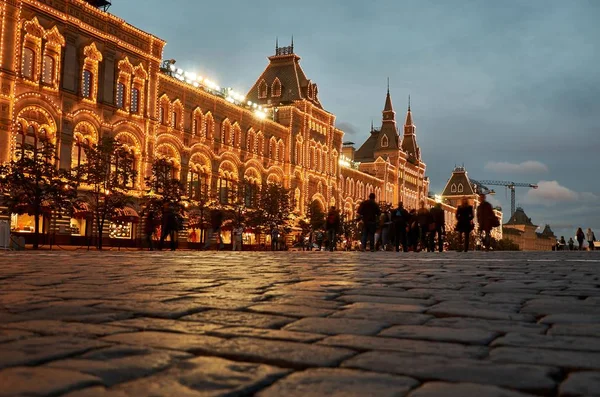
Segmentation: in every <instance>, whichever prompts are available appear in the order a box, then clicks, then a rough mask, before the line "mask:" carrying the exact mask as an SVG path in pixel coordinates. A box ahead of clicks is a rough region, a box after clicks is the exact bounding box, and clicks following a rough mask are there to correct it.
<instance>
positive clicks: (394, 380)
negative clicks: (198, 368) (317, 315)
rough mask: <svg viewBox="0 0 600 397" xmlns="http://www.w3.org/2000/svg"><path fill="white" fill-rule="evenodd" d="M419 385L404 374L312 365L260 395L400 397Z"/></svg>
mask: <svg viewBox="0 0 600 397" xmlns="http://www.w3.org/2000/svg"><path fill="white" fill-rule="evenodd" d="M416 385H418V382H417V381H416V380H414V379H411V378H407V377H403V376H392V375H387V374H376V373H370V372H363V371H354V370H348V369H328V368H318V369H308V370H306V371H302V372H296V373H294V374H292V375H289V376H287V377H286V378H284V379H282V380H280V381H277V382H276V383H275V384H274V385H272V386H270V387H268V388H267V389H265V390H263V391H261V392H260V393H258V394H257V396H258V397H279V396H286V397H310V396H314V397H322V396H331V397H354V396H356V397H359V396H361V397H362V396H373V397H387V396H389V397H396V396H402V395H404V394H405V393H406V392H408V391H409V390H410V389H411V388H413V387H415V386H416Z"/></svg>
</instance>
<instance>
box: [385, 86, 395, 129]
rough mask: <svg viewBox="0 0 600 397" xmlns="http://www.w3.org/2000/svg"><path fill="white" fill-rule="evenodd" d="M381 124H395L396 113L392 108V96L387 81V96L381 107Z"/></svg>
mask: <svg viewBox="0 0 600 397" xmlns="http://www.w3.org/2000/svg"><path fill="white" fill-rule="evenodd" d="M382 114H383V122H384V123H385V122H386V121H392V122H394V123H396V112H394V107H393V106H392V96H391V95H390V80H389V79H388V88H387V95H386V97H385V105H384V106H383V112H382Z"/></svg>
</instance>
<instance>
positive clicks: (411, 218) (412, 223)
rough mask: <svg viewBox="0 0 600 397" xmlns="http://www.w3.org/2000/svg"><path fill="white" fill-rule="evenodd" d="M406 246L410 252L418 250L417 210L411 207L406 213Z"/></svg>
mask: <svg viewBox="0 0 600 397" xmlns="http://www.w3.org/2000/svg"><path fill="white" fill-rule="evenodd" d="M407 230H408V231H407V233H408V246H409V247H410V249H411V250H412V252H419V219H418V216H417V210H416V209H414V208H413V209H411V210H410V212H409V213H408V229H407Z"/></svg>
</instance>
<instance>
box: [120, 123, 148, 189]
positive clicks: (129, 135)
mask: <svg viewBox="0 0 600 397" xmlns="http://www.w3.org/2000/svg"><path fill="white" fill-rule="evenodd" d="M128 127H129V128H128ZM130 128H131V125H129V124H125V122H123V123H121V124H119V125H118V126H117V130H118V132H117V133H116V134H115V136H114V139H115V140H116V141H118V142H119V143H121V144H122V145H123V148H124V149H125V150H126V151H127V152H129V153H130V154H131V155H132V156H133V161H134V164H135V165H134V167H135V171H136V172H137V174H138V176H140V177H138V178H137V179H136V180H135V181H132V184H133V186H132V187H134V186H137V187H138V188H140V187H141V181H142V180H143V175H144V174H143V169H142V144H141V142H142V141H141V139H140V138H138V136H137V135H138V134H139V131H138V134H136V133H135V132H132V131H131V130H130Z"/></svg>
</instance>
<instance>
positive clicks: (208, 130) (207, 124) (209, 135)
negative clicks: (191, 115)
mask: <svg viewBox="0 0 600 397" xmlns="http://www.w3.org/2000/svg"><path fill="white" fill-rule="evenodd" d="M204 132H205V135H206V139H207V140H208V139H214V136H215V119H214V118H213V115H212V113H211V112H206V114H205V115H204Z"/></svg>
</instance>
